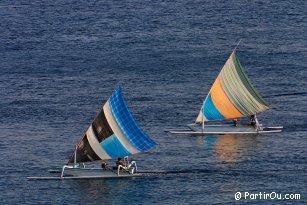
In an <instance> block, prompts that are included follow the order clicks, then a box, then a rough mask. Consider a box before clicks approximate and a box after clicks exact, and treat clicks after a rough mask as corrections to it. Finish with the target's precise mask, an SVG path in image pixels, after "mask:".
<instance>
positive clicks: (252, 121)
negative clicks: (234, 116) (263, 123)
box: [249, 115, 256, 126]
mask: <svg viewBox="0 0 307 205" xmlns="http://www.w3.org/2000/svg"><path fill="white" fill-rule="evenodd" d="M249 124H251V125H252V126H255V125H256V118H255V115H251V117H250V119H249Z"/></svg>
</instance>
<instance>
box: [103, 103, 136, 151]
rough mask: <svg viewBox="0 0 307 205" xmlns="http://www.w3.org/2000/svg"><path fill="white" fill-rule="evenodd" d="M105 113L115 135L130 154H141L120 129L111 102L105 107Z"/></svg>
mask: <svg viewBox="0 0 307 205" xmlns="http://www.w3.org/2000/svg"><path fill="white" fill-rule="evenodd" d="M103 111H104V114H105V116H106V119H107V121H108V123H109V125H110V127H111V129H112V130H113V132H114V134H115V135H116V137H117V139H118V140H119V141H120V143H121V144H122V145H123V146H124V147H125V148H126V149H127V150H128V152H130V153H131V154H135V153H139V152H140V151H139V150H138V149H136V148H135V147H134V146H133V145H132V144H131V143H130V142H129V140H128V139H127V137H126V136H125V134H124V133H123V132H122V130H121V129H120V127H119V126H118V124H117V122H116V120H115V118H114V116H113V114H112V111H111V108H110V103H109V100H108V101H107V102H106V103H105V105H104V106H103Z"/></svg>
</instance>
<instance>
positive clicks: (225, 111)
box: [210, 77, 244, 119]
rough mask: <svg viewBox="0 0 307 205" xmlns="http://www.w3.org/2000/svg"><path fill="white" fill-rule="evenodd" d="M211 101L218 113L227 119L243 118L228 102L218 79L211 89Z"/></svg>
mask: <svg viewBox="0 0 307 205" xmlns="http://www.w3.org/2000/svg"><path fill="white" fill-rule="evenodd" d="M210 94H211V99H212V101H213V103H214V105H215V107H216V108H217V109H218V110H219V112H220V113H221V114H222V115H223V116H224V117H225V118H227V119H229V118H237V117H243V116H244V115H243V114H242V113H241V112H240V111H239V110H238V109H237V108H236V107H235V106H234V105H233V104H232V102H230V100H229V99H228V97H227V95H226V94H225V92H224V90H223V88H222V86H221V83H220V78H219V77H218V78H217V79H216V80H215V82H214V84H213V86H212V88H211V92H210Z"/></svg>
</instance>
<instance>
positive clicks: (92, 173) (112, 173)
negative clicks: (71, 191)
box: [63, 168, 137, 178]
mask: <svg viewBox="0 0 307 205" xmlns="http://www.w3.org/2000/svg"><path fill="white" fill-rule="evenodd" d="M136 175H137V174H131V173H129V172H127V171H120V172H119V173H117V170H111V169H101V168H65V170H64V173H63V177H79V178H118V177H133V176H136Z"/></svg>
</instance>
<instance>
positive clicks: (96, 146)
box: [86, 125, 111, 159]
mask: <svg viewBox="0 0 307 205" xmlns="http://www.w3.org/2000/svg"><path fill="white" fill-rule="evenodd" d="M86 136H87V140H88V142H89V144H90V145H91V147H92V149H93V150H94V152H95V153H96V154H97V156H98V157H100V159H111V157H110V156H109V155H108V154H107V153H106V152H105V150H104V149H103V148H102V147H101V145H100V143H99V141H98V140H97V137H96V136H95V133H94V131H93V127H92V125H90V127H89V128H88V129H87V131H86Z"/></svg>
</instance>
